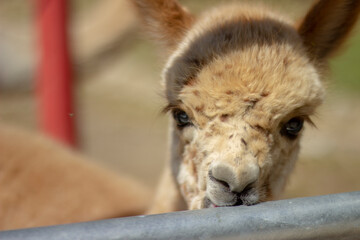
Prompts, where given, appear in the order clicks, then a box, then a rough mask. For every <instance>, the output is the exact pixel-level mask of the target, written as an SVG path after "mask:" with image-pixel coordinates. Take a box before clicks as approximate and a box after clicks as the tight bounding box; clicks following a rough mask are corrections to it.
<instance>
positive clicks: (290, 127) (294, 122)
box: [281, 117, 304, 139]
mask: <svg viewBox="0 0 360 240" xmlns="http://www.w3.org/2000/svg"><path fill="white" fill-rule="evenodd" d="M303 125H304V119H302V118H299V117H296V118H292V119H290V120H289V121H288V122H287V123H285V125H284V126H283V127H282V129H281V134H282V135H285V136H286V137H288V138H290V139H295V138H296V137H297V135H298V134H299V132H300V131H301V129H302V127H303Z"/></svg>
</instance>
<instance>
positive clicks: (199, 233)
mask: <svg viewBox="0 0 360 240" xmlns="http://www.w3.org/2000/svg"><path fill="white" fill-rule="evenodd" d="M0 239H1V240H3V239H4V240H5V239H6V240H15V239H16V240H18V239H19V240H20V239H21V240H33V239H34V240H35V239H36V240H45V239H46V240H50V239H54V240H57V239H61V240H80V239H84V240H95V239H96V240H97V239H103V240H110V239H111V240H114V239H126V240H128V239H129V240H130V239H141V240H143V239H146V240H147V239H158V240H161V239H164V240H165V239H166V240H168V239H252V240H256V239H266V240H271V239H274V240H275V239H276V240H282V239H286V240H291V239H297V240H304V239H324V240H325V239H326V240H329V239H336V240H340V239H360V192H351V193H341V194H333V195H325V196H319V197H308V198H296V199H288V200H280V201H273V202H265V203H261V204H258V205H254V206H238V207H226V208H212V209H202V210H196V211H184V212H174V213H166V214H159V215H148V216H136V217H127V218H118V219H109V220H102V221H94V222H86V223H75V224H67V225H57V226H51V227H41V228H29V229H20V230H13V231H4V232H0Z"/></svg>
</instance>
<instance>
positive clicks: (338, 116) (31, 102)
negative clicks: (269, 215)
mask: <svg viewBox="0 0 360 240" xmlns="http://www.w3.org/2000/svg"><path fill="white" fill-rule="evenodd" d="M307 2H309V1H307ZM0 30H1V28H0ZM140 38H142V36H141V35H134V36H133V37H132V38H131V41H128V42H127V43H126V44H127V45H126V46H125V47H122V48H121V52H119V53H118V54H116V55H110V56H108V57H106V58H101V63H99V64H98V65H97V66H96V68H94V69H93V68H91V69H89V68H86V67H87V66H88V65H86V64H83V65H81V66H80V68H79V66H76V67H77V68H76V69H75V70H76V72H77V73H78V75H76V76H77V85H76V109H77V110H76V111H75V119H76V121H77V126H78V134H79V138H80V148H79V150H80V151H81V152H83V153H84V154H85V155H86V156H89V157H90V158H91V159H92V160H93V161H96V162H98V163H99V164H102V165H104V166H105V167H108V168H110V169H113V170H114V171H118V172H125V173H127V174H129V175H132V176H135V177H136V178H138V179H140V180H141V181H143V182H144V184H147V185H148V186H149V187H152V188H153V187H155V185H156V182H157V181H158V177H159V174H160V171H161V169H162V166H163V163H164V162H165V160H166V156H167V145H168V144H167V139H166V138H167V117H166V116H164V115H162V114H160V109H161V107H162V106H163V105H164V101H163V99H162V96H161V87H160V84H159V82H160V78H159V75H160V71H161V66H162V65H163V60H162V59H161V57H159V55H160V54H158V53H157V52H156V50H159V48H157V47H156V46H155V45H153V44H151V43H149V42H148V41H143V40H140ZM0 43H1V41H0ZM349 51H352V50H351V49H349ZM358 54H359V55H360V52H359V53H358ZM27 57H28V56H27ZM19 62H20V63H21V61H19ZM359 81H360V79H359ZM0 85H1V84H0ZM30 85H31V84H30ZM29 89H30V90H29ZM29 89H27V90H26V91H17V90H16V89H15V90H14V89H12V91H4V90H3V91H1V92H0V121H2V122H5V123H10V124H12V125H18V126H19V127H23V128H27V129H37V128H38V127H37V120H36V101H35V98H34V93H33V91H32V88H31V87H30V88H29ZM313 120H314V122H315V124H316V125H317V129H316V128H312V127H311V126H306V128H307V129H306V131H305V136H304V138H303V141H302V146H303V147H302V148H303V149H302V152H301V154H300V158H299V162H298V164H297V167H296V169H295V171H294V174H293V175H292V177H291V180H290V182H289V184H288V186H287V188H286V191H285V193H284V196H283V197H284V198H289V197H300V196H313V195H321V194H329V193H337V192H346V191H356V190H358V191H359V190H360V174H359V173H360V157H359V156H360V124H359V123H360V94H359V93H356V92H355V93H354V92H353V93H352V94H349V93H348V92H347V91H343V90H339V89H336V88H335V87H334V86H332V87H331V86H330V88H329V93H328V97H327V100H326V102H325V104H324V106H323V107H322V108H321V109H320V110H319V112H318V114H317V116H316V117H315V118H314V119H313Z"/></svg>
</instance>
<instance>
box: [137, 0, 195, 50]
mask: <svg viewBox="0 0 360 240" xmlns="http://www.w3.org/2000/svg"><path fill="white" fill-rule="evenodd" d="M132 2H133V3H134V5H135V7H136V9H137V10H138V13H139V16H140V18H141V19H142V20H143V23H144V24H145V26H146V28H147V30H148V31H149V32H150V33H151V34H152V36H153V37H155V38H156V39H157V40H158V41H160V42H161V43H163V44H165V46H166V47H167V48H168V50H173V49H174V48H175V46H177V44H178V43H179V42H180V41H181V39H182V38H183V36H184V35H185V33H186V32H187V30H188V29H189V28H190V27H191V25H192V23H193V21H194V18H193V16H192V15H191V14H190V13H189V12H188V11H187V10H186V9H185V8H183V7H182V6H181V5H180V4H179V3H178V2H177V1H176V0H132Z"/></svg>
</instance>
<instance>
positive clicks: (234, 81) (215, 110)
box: [164, 15, 324, 209]
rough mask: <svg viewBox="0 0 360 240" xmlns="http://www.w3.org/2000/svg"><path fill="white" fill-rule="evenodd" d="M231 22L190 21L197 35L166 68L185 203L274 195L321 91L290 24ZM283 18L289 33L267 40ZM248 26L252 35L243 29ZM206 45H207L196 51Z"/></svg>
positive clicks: (254, 200) (178, 174)
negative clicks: (209, 25)
mask: <svg viewBox="0 0 360 240" xmlns="http://www.w3.org/2000/svg"><path fill="white" fill-rule="evenodd" d="M237 16H238V15H237ZM212 19H213V18H210V19H209V18H206V19H205V21H211V20H212ZM232 21H233V22H231V21H228V22H225V23H224V25H223V26H221V27H220V28H223V29H214V28H212V31H210V33H209V29H204V26H203V25H202V26H201V27H202V28H201V29H196V27H195V30H194V31H196V32H197V33H198V35H195V34H194V35H192V32H190V33H189V39H187V40H185V42H186V41H187V42H189V45H185V46H182V48H181V49H179V50H178V51H176V52H175V54H174V55H173V56H172V57H171V58H170V61H169V63H168V65H167V68H166V69H165V71H164V78H165V79H164V80H165V83H166V87H167V96H168V101H169V103H170V105H169V108H170V109H171V111H172V116H173V118H174V123H173V124H174V129H176V130H175V131H176V137H177V138H178V140H177V141H179V144H178V146H180V147H179V148H178V149H177V151H179V153H180V158H179V159H178V160H177V163H176V164H178V166H176V167H175V168H174V173H175V175H176V178H177V181H178V183H179V186H180V189H181V192H182V195H183V196H184V198H185V200H186V202H187V205H188V207H189V208H190V209H199V208H204V207H211V206H232V205H240V204H245V205H251V204H255V203H258V202H260V201H265V200H269V199H271V198H273V197H275V196H277V195H278V193H279V192H280V190H282V188H283V185H284V182H285V180H286V178H287V176H288V174H289V173H290V172H291V169H292V167H293V164H294V161H295V160H296V158H297V154H298V151H299V140H300V138H301V135H302V128H303V123H304V122H306V121H309V120H310V116H311V115H312V114H313V113H314V111H315V108H316V107H317V106H318V105H319V104H320V103H321V101H322V98H323V95H324V91H323V87H322V84H321V82H320V79H319V74H318V73H317V71H316V68H315V67H314V66H313V65H312V64H311V63H310V61H309V59H308V58H307V57H306V53H305V51H304V48H303V47H302V45H301V41H300V37H298V36H297V35H296V32H295V31H293V30H291V28H289V27H287V25H286V24H285V23H282V22H280V21H271V20H269V19H268V18H266V17H264V19H263V20H262V19H259V22H258V24H253V23H254V22H252V25H251V26H250V25H247V22H246V21H243V19H242V18H239V19H236V20H232ZM236 21H238V22H236ZM234 23H235V24H234ZM281 24H283V29H285V30H286V29H287V31H288V32H283V34H282V35H281V36H275V37H273V38H272V39H269V38H268V36H269V35H272V34H275V33H272V32H271V31H277V30H278V28H279V27H280V26H281ZM244 30H245V32H244ZM201 31H203V32H204V34H205V37H204V35H202V33H200V34H199V32H201ZM249 31H252V32H257V33H258V35H256V36H247V37H246V36H242V35H244V34H247V33H248V32H249ZM204 38H205V39H206V40H207V41H208V42H206V41H205V40H204ZM246 38H247V39H246ZM252 38H253V39H252ZM238 39H245V40H244V42H240V43H239V41H238ZM289 39H291V43H289ZM246 41H248V42H246ZM206 44H208V46H206V48H205V49H206V51H205V52H201V50H197V49H198V48H199V46H205V45H206ZM242 44H247V46H246V48H244V47H243V46H242ZM227 48H231V51H230V50H228V49H227ZM213 55H215V56H214V57H213V58H212V59H211V56H213ZM203 59H206V61H205V60H203ZM194 64H197V65H196V67H194V66H193V65H194ZM179 79H182V80H183V81H182V82H181V81H179ZM174 84H177V86H178V87H177V88H175V89H174V87H173V86H174Z"/></svg>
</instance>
